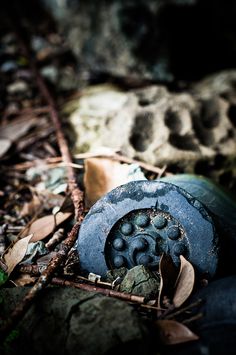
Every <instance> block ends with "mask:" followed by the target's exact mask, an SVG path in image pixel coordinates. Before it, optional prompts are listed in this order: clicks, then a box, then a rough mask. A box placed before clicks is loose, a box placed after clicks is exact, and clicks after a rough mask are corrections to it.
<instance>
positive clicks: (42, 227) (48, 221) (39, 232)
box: [21, 212, 72, 242]
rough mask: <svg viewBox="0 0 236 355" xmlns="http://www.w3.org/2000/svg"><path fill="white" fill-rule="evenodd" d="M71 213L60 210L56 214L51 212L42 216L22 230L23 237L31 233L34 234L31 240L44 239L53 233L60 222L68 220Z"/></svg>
mask: <svg viewBox="0 0 236 355" xmlns="http://www.w3.org/2000/svg"><path fill="white" fill-rule="evenodd" d="M71 215H72V213H71V212H65V213H63V212H58V213H57V214H56V215H53V214H51V215H49V216H45V217H41V218H39V219H37V220H36V221H34V222H33V223H32V224H31V225H30V226H29V227H28V228H26V229H25V230H24V231H23V232H22V235H21V237H24V236H25V235H27V234H29V233H30V234H33V237H32V239H31V242H37V241H38V240H42V239H44V238H46V237H47V236H48V235H49V234H51V233H52V232H53V231H54V229H55V228H56V227H57V226H59V224H61V223H62V222H64V221H66V220H67V219H68V218H69V217H70V216H71Z"/></svg>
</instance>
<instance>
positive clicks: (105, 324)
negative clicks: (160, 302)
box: [0, 288, 150, 355]
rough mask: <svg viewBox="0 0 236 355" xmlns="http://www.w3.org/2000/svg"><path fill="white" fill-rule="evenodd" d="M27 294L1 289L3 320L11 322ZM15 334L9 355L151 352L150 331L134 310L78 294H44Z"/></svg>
mask: <svg viewBox="0 0 236 355" xmlns="http://www.w3.org/2000/svg"><path fill="white" fill-rule="evenodd" d="M26 291H27V288H13V289H12V288H10V289H1V291H0V295H1V300H3V302H2V303H1V316H4V315H5V317H7V316H8V315H9V312H10V309H14V307H15V305H16V302H17V300H18V301H19V300H20V299H22V297H23V295H24V294H25V292H26ZM14 334H15V339H14V341H13V340H12V341H11V342H10V343H8V344H7V345H8V346H7V347H6V346H5V349H3V350H5V353H4V355H6V353H7V354H8V355H13V354H16V353H18V352H20V353H21V354H25V355H28V354H32V353H33V354H35V355H43V354H49V355H54V354H57V355H64V354H67V355H73V354H77V353H78V352H79V354H81V355H93V354H94V355H95V354H118V353H122V354H127V355H128V354H130V353H131V352H132V353H135V354H140V355H141V354H148V353H149V350H150V349H148V343H149V335H148V333H147V328H146V326H145V324H144V323H143V322H142V321H141V320H140V319H139V318H138V316H137V313H136V312H135V310H134V309H133V308H132V307H131V306H130V305H128V304H127V303H125V302H123V301H119V300H116V299H112V298H108V297H105V296H102V295H99V294H95V293H89V292H85V291H82V290H76V289H63V288H49V289H47V290H45V291H44V292H43V293H41V295H40V297H39V298H38V299H37V300H36V301H35V302H34V304H33V306H32V307H31V308H30V310H29V311H28V313H27V314H26V315H25V316H24V318H23V319H22V321H21V322H20V324H19V327H18V328H17V331H16V332H15V333H14ZM1 354H3V352H2V351H1Z"/></svg>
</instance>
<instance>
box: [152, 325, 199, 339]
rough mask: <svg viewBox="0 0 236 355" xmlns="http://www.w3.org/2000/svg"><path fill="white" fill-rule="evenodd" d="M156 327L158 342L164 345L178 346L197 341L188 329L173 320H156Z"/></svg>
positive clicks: (195, 336) (196, 337)
mask: <svg viewBox="0 0 236 355" xmlns="http://www.w3.org/2000/svg"><path fill="white" fill-rule="evenodd" d="M156 325H157V327H158V331H159V337H160V340H161V341H162V342H163V343H164V344H166V345H174V344H180V343H185V342H187V341H193V340H198V339H199V337H198V336H197V335H196V334H194V333H193V332H192V331H191V330H190V329H189V328H187V327H186V326H185V325H183V324H181V323H179V322H176V321H174V320H165V319H164V320H158V321H156Z"/></svg>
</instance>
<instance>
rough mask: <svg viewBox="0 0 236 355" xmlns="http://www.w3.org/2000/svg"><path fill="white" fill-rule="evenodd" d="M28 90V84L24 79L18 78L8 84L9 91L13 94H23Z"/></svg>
mask: <svg viewBox="0 0 236 355" xmlns="http://www.w3.org/2000/svg"><path fill="white" fill-rule="evenodd" d="M27 90H28V85H27V83H26V82H25V81H23V80H17V81H15V82H14V83H12V84H9V85H8V86H7V92H8V93H9V94H11V95H18V94H20V95H22V94H24V93H25V92H26V91H27Z"/></svg>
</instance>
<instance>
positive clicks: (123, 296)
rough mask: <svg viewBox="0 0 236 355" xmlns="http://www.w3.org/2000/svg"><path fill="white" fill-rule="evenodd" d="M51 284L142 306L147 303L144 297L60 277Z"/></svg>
mask: <svg viewBox="0 0 236 355" xmlns="http://www.w3.org/2000/svg"><path fill="white" fill-rule="evenodd" d="M51 283H52V284H53V285H58V286H69V287H75V288H79V289H81V290H85V291H90V292H97V293H101V294H103V295H105V296H109V297H114V298H119V299H122V300H126V301H129V302H136V303H140V304H143V303H144V302H145V297H142V296H136V295H132V294H129V293H124V292H118V291H115V290H111V289H108V288H101V287H97V286H94V285H88V284H83V283H78V282H72V281H67V280H64V279H61V278H58V277H54V278H53V279H52V281H51Z"/></svg>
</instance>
